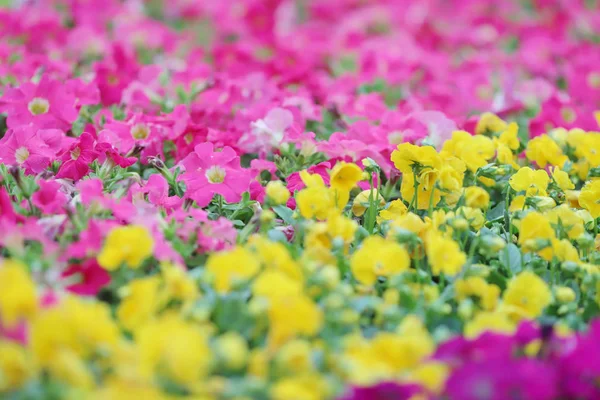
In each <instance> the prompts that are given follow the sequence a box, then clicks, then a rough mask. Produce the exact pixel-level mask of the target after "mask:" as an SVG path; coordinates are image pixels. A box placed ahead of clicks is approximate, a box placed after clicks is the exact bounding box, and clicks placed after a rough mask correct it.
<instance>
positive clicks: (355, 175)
mask: <svg viewBox="0 0 600 400" xmlns="http://www.w3.org/2000/svg"><path fill="white" fill-rule="evenodd" d="M329 176H330V186H331V187H332V188H335V189H338V190H340V191H343V192H349V191H350V190H352V188H354V187H355V186H356V184H357V183H358V182H359V181H360V180H361V177H362V170H361V169H360V167H359V166H358V165H356V164H354V163H346V162H343V161H340V162H338V163H337V164H335V166H334V167H333V169H332V170H331V172H330V174H329Z"/></svg>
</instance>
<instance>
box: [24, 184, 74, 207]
mask: <svg viewBox="0 0 600 400" xmlns="http://www.w3.org/2000/svg"><path fill="white" fill-rule="evenodd" d="M38 184H39V185H40V188H39V189H38V190H37V191H36V192H35V193H34V194H33V195H32V196H31V201H32V203H33V205H34V206H36V207H37V208H39V209H40V210H41V211H42V213H44V214H48V215H51V214H63V213H64V211H65V205H66V204H67V200H68V199H67V196H66V195H65V194H64V193H63V192H61V191H60V188H61V185H60V183H58V182H56V181H46V180H40V181H39V182H38Z"/></svg>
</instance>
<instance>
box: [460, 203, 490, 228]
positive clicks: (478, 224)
mask: <svg viewBox="0 0 600 400" xmlns="http://www.w3.org/2000/svg"><path fill="white" fill-rule="evenodd" d="M456 216H457V217H463V218H465V219H466V220H467V221H469V225H470V226H471V228H473V229H474V230H475V231H478V230H480V229H481V228H482V227H483V225H484V224H485V216H484V215H483V212H482V211H481V210H480V209H478V208H471V207H459V208H457V209H456Z"/></svg>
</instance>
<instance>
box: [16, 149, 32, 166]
mask: <svg viewBox="0 0 600 400" xmlns="http://www.w3.org/2000/svg"><path fill="white" fill-rule="evenodd" d="M28 158H29V150H27V148H26V147H19V148H18V149H17V151H15V159H16V160H17V163H19V164H23V163H24V162H25V161H26V160H27V159H28Z"/></svg>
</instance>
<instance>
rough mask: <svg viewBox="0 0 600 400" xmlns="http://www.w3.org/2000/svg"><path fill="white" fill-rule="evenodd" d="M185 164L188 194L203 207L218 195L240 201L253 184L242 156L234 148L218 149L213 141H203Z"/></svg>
mask: <svg viewBox="0 0 600 400" xmlns="http://www.w3.org/2000/svg"><path fill="white" fill-rule="evenodd" d="M181 165H182V166H183V167H184V168H185V173H183V174H182V175H181V176H180V177H179V180H180V181H183V182H185V184H186V186H187V193H186V196H188V197H189V198H191V199H193V200H195V201H196V202H197V203H198V205H199V206H200V207H206V206H207V205H208V203H210V201H211V200H212V198H213V196H214V195H215V194H220V195H221V196H223V198H224V199H225V200H226V201H227V202H229V203H236V202H238V201H240V200H241V198H242V193H244V192H245V191H247V190H248V186H249V185H250V174H249V173H248V171H247V170H244V169H242V168H241V167H240V158H239V157H238V156H237V154H236V152H235V151H234V150H233V149H232V148H231V147H224V148H223V149H222V150H221V151H214V148H213V144H212V143H202V144H199V145H197V146H196V147H195V148H194V152H193V153H190V154H189V155H188V156H187V157H186V158H185V159H183V160H182V161H181Z"/></svg>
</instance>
